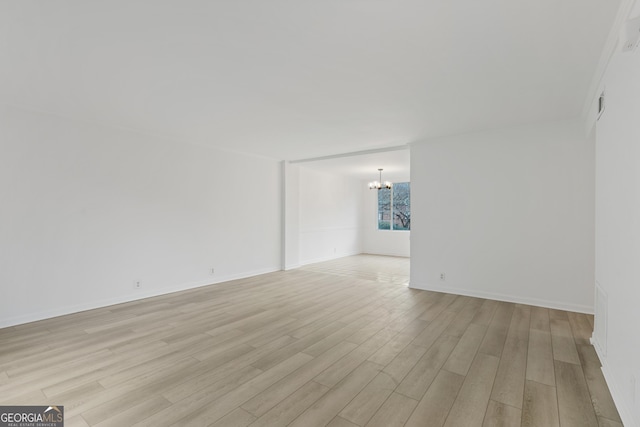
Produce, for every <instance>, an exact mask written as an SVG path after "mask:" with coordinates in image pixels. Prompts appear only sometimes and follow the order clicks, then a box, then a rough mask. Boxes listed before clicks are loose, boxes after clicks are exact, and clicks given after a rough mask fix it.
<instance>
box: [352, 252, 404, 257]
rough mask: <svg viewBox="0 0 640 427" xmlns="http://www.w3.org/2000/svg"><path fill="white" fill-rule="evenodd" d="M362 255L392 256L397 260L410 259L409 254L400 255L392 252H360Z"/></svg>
mask: <svg viewBox="0 0 640 427" xmlns="http://www.w3.org/2000/svg"><path fill="white" fill-rule="evenodd" d="M362 254H363V255H382V256H393V257H398V258H411V255H409V254H401V253H394V252H362Z"/></svg>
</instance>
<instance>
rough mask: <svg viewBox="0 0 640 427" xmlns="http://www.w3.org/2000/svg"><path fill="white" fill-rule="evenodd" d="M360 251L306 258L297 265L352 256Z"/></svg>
mask: <svg viewBox="0 0 640 427" xmlns="http://www.w3.org/2000/svg"><path fill="white" fill-rule="evenodd" d="M361 253H362V252H359V251H357V252H345V253H340V254H333V255H330V256H326V257H320V258H314V259H307V260H304V261H300V264H299V265H298V267H302V266H303V265H309V264H315V263H317V262H325V261H331V260H333V259H338V258H344V257H347V256H353V255H360V254H361Z"/></svg>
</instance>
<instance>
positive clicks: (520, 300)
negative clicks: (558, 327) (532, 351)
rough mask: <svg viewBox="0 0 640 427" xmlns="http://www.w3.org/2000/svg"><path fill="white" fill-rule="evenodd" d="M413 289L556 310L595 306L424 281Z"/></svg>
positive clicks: (587, 311) (587, 309)
mask: <svg viewBox="0 0 640 427" xmlns="http://www.w3.org/2000/svg"><path fill="white" fill-rule="evenodd" d="M409 287H410V288H412V289H420V290H423V291H435V292H443V293H447V294H455V295H464V296H469V297H476V298H485V299H493V300H498V301H505V302H512V303H516V304H526V305H534V306H537V307H545V308H553V309H556V310H565V311H574V312H576V313H585V314H593V307H591V306H585V305H582V304H572V303H562V302H558V301H550V300H544V299H538V298H527V297H519V296H516V295H507V294H500V293H494V292H482V291H477V290H470V289H461V288H452V287H447V286H433V285H427V284H422V283H418V284H415V283H409Z"/></svg>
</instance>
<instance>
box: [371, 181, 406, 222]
mask: <svg viewBox="0 0 640 427" xmlns="http://www.w3.org/2000/svg"><path fill="white" fill-rule="evenodd" d="M410 229H411V187H410V183H408V182H397V183H394V184H393V186H392V187H391V189H387V188H383V189H380V190H378V230H405V231H408V230H410Z"/></svg>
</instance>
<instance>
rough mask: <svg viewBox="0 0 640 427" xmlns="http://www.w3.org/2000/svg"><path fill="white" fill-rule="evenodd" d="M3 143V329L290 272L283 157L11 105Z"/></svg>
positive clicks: (2, 122)
mask: <svg viewBox="0 0 640 427" xmlns="http://www.w3.org/2000/svg"><path fill="white" fill-rule="evenodd" d="M0 147H1V150H0V151H1V154H0V188H1V190H0V194H1V195H2V209H0V286H1V290H2V292H1V293H2V298H0V326H7V325H12V324H17V323H22V322H27V321H31V320H36V319H41V318H46V317H51V316H55V315H59V314H64V313H69V312H73V311H78V310H83V309H89V308H93V307H98V306H104V305H108V304H112V303H116V302H121V301H128V300H133V299H138V298H141V297H145V296H150V295H157V294H162V293H166V292H170V291H175V290H179V289H185V288H189V287H194V286H200V285H205V284H208V283H213V282H219V281H223V280H227V279H230V278H234V277H241V276H248V275H253V274H258V273H262V272H266V271H273V270H279V269H280V209H281V206H280V191H281V183H280V166H279V164H278V162H276V161H273V160H266V159H263V158H257V157H248V156H242V155H238V154H233V153H228V152H223V151H217V150H213V149H208V148H204V147H200V146H194V145H188V144H178V143H173V142H169V141H165V140H161V139H158V138H153V137H147V136H143V135H140V134H135V133H132V132H127V131H122V130H117V129H113V128H108V127H103V126H98V125H92V124H86V123H80V122H74V121H70V120H66V119H61V118H57V117H54V116H49V115H43V114H36V113H30V112H25V111H20V110H16V109H11V108H8V107H0ZM211 267H214V268H215V274H214V275H211V274H210V272H209V269H210V268H211ZM134 280H140V281H141V282H142V288H141V289H139V290H134V289H133V281H134Z"/></svg>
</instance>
